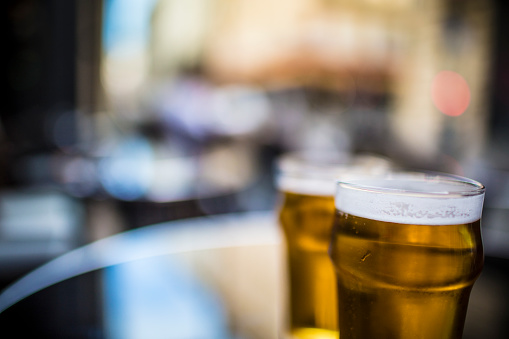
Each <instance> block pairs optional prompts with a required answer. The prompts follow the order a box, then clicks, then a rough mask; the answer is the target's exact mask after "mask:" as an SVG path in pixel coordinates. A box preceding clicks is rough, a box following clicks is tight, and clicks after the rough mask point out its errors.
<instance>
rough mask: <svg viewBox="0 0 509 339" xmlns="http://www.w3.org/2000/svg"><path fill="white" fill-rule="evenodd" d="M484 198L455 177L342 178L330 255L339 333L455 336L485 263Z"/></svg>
mask: <svg viewBox="0 0 509 339" xmlns="http://www.w3.org/2000/svg"><path fill="white" fill-rule="evenodd" d="M483 197H484V187H483V186H482V185H481V184H479V183H476V182H473V181H470V180H468V179H465V178H457V177H439V178H436V177H435V178H434V179H430V178H428V177H417V178H412V177H408V176H403V177H402V178H399V179H398V178H397V176H396V179H392V180H379V181H378V182H377V181H369V182H367V183H363V182H362V181H359V182H357V183H356V184H353V185H350V184H341V183H340V184H339V187H338V191H337V196H336V207H337V209H338V211H337V214H336V217H335V227H334V232H333V238H332V243H331V249H330V254H331V258H332V261H333V262H334V266H335V269H336V273H337V282H338V298H339V302H338V305H339V306H338V316H339V328H340V334H341V339H352V338H355V339H360V338H370V339H371V338H377V339H384V338H387V339H398V338H401V339H403V338H405V339H406V338H419V339H437V338H441V339H460V338H461V337H462V332H463V326H464V321H465V316H466V312H467V305H468V300H469V296H470V291H471V289H472V286H473V284H474V282H475V280H476V279H477V277H478V276H479V274H480V273H481V269H482V266H483V258H484V256H483V247H482V240H481V229H480V216H481V209H482V202H483Z"/></svg>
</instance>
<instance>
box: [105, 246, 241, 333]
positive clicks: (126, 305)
mask: <svg viewBox="0 0 509 339" xmlns="http://www.w3.org/2000/svg"><path fill="white" fill-rule="evenodd" d="M103 285H104V309H105V327H106V333H107V337H108V338H111V339H117V338H118V339H142V338H151V339H158V338H161V339H163V338H165V339H171V338H175V339H181V338H210V339H214V338H217V339H229V338H232V336H231V335H230V333H229V330H228V323H227V317H226V316H225V312H224V309H223V305H222V304H221V299H220V298H219V297H218V296H216V295H215V293H214V292H213V291H212V290H211V289H210V288H207V287H206V286H205V285H204V284H203V283H202V282H200V281H199V280H197V279H196V278H195V277H193V276H192V275H191V274H190V272H186V270H184V269H183V267H180V266H179V265H178V259H177V258H175V257H168V256H163V257H159V258H153V259H145V260H138V261H134V262H130V263H126V264H123V265H119V266H113V267H109V268H107V269H106V270H105V274H104V280H103Z"/></svg>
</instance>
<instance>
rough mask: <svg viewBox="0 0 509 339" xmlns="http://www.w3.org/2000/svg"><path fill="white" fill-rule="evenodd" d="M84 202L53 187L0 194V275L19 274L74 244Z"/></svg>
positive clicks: (80, 224) (80, 223) (79, 235)
mask: <svg viewBox="0 0 509 339" xmlns="http://www.w3.org/2000/svg"><path fill="white" fill-rule="evenodd" d="M83 223H84V210H83V206H82V205H81V204H80V203H79V202H78V201H76V200H75V199H72V198H70V197H69V196H67V195H66V194H63V193H60V192H58V191H54V190H42V189H41V190H19V191H8V192H2V193H1V194H0V272H1V273H0V275H1V276H2V277H6V276H9V275H13V274H20V273H23V272H24V271H26V270H30V269H33V268H34V267H35V266H37V265H40V264H42V263H44V262H45V261H48V260H50V259H53V258H54V257H56V256H58V255H61V254H63V253H65V252H67V251H70V250H71V249H73V248H75V247H77V246H78V245H79V243H80V237H81V236H82V232H83V229H82V228H83Z"/></svg>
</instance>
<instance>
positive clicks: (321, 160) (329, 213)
mask: <svg viewBox="0 0 509 339" xmlns="http://www.w3.org/2000/svg"><path fill="white" fill-rule="evenodd" d="M388 167H389V163H388V162H387V161H386V160H385V159H383V158H378V157H374V156H357V157H354V158H348V159H346V158H344V157H338V156H332V155H330V154H326V155H323V154H322V155H309V154H301V153H298V154H288V155H285V156H283V157H281V158H280V160H279V162H278V172H279V173H278V177H277V186H278V189H279V192H280V200H281V203H280V206H279V221H280V225H281V227H282V230H283V234H284V238H285V244H286V247H285V250H286V254H285V256H286V263H287V266H286V267H287V273H288V279H287V280H288V284H287V292H288V305H287V314H286V318H287V321H288V324H286V326H284V327H285V328H284V329H283V332H284V333H283V335H284V336H285V337H289V338H298V339H312V338H322V339H327V338H338V333H337V319H338V317H337V305H336V281H335V275H334V269H333V266H332V262H331V260H330V257H329V255H328V252H327V251H328V248H329V244H330V236H331V231H332V225H333V223H334V210H335V209H334V192H335V181H336V179H337V178H338V177H340V176H341V175H343V174H345V173H348V172H350V171H368V172H375V173H378V172H386V170H387V168H388Z"/></svg>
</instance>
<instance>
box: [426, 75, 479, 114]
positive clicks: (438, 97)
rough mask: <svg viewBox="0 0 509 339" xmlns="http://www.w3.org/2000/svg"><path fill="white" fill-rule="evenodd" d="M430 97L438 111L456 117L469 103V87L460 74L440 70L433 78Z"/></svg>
mask: <svg viewBox="0 0 509 339" xmlns="http://www.w3.org/2000/svg"><path fill="white" fill-rule="evenodd" d="M431 98H432V100H433V103H434V104H435V106H436V108H438V109H439V110H440V112H442V113H444V114H446V115H449V116H452V117H457V116H460V115H462V114H463V113H464V112H465V111H466V109H467V108H468V105H469V104H470V88H469V87H468V83H467V82H466V80H465V79H464V78H463V77H462V76H461V75H460V74H458V73H456V72H452V71H441V72H440V73H438V74H437V75H436V76H435V78H434V79H433V83H432V85H431Z"/></svg>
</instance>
